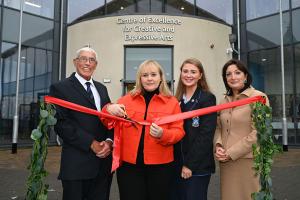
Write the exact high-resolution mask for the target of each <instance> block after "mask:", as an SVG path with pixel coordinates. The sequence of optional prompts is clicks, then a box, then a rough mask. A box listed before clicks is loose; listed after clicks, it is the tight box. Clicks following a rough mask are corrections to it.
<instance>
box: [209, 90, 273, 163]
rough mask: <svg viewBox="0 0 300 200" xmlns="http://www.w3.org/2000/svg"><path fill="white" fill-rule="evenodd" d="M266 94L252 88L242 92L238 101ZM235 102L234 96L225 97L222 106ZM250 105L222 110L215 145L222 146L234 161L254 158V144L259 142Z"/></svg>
mask: <svg viewBox="0 0 300 200" xmlns="http://www.w3.org/2000/svg"><path fill="white" fill-rule="evenodd" d="M254 96H264V97H266V99H267V105H269V100H268V98H267V96H266V94H264V93H262V92H260V91H258V90H255V89H254V88H253V87H250V88H248V89H246V90H244V91H243V92H241V93H240V94H239V95H238V97H237V99H236V100H241V99H245V98H249V97H254ZM232 101H234V99H233V97H232V96H227V95H226V96H225V97H224V99H222V101H221V103H220V104H223V103H229V102H232ZM251 113H252V110H251V107H250V105H248V104H247V105H243V106H238V107H235V108H230V109H225V110H221V111H220V112H219V117H218V125H217V129H216V133H215V139H214V140H215V141H214V143H215V144H217V143H218V144H221V145H222V146H223V148H224V149H225V150H226V151H227V153H228V154H229V156H230V157H231V158H232V160H237V159H239V158H253V154H252V144H255V143H256V141H257V138H256V133H257V131H256V129H255V127H254V124H253V122H252V117H251Z"/></svg>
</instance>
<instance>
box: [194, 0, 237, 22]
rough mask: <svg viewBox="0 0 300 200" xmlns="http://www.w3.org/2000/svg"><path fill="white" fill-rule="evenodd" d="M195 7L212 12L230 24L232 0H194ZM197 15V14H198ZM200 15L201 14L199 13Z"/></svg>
mask: <svg viewBox="0 0 300 200" xmlns="http://www.w3.org/2000/svg"><path fill="white" fill-rule="evenodd" d="M196 5H197V8H201V9H203V10H206V11H208V12H209V13H212V14H213V15H215V16H217V17H218V18H220V19H223V20H224V21H225V22H227V23H229V24H232V20H233V19H232V17H233V16H232V12H233V11H232V1H228V0H210V1H207V0H196ZM198 15H199V14H198ZM200 16H201V15H200Z"/></svg>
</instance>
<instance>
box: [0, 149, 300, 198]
mask: <svg viewBox="0 0 300 200" xmlns="http://www.w3.org/2000/svg"><path fill="white" fill-rule="evenodd" d="M60 151H61V147H50V148H49V153H48V157H47V161H46V169H47V171H48V172H49V175H48V177H47V179H46V182H47V183H48V184H49V192H48V199H49V200H58V199H61V196H62V187H61V183H60V181H58V180H57V174H58V169H59V160H60ZM30 153H31V149H20V148H19V149H18V153H17V154H11V153H10V151H9V150H0V200H9V199H17V200H21V199H22V200H23V199H24V196H25V194H26V186H25V185H26V184H25V183H26V179H27V176H28V170H27V166H28V163H29V156H30ZM217 171H218V169H217ZM272 180H273V194H274V197H275V199H276V200H300V149H293V148H291V147H290V148H289V151H288V152H284V153H282V154H280V155H278V156H277V157H276V158H275V163H274V166H273V169H272ZM219 191H220V190H219V173H218V172H217V173H216V174H214V175H213V176H212V179H211V183H210V186H209V196H208V199H209V200H218V199H220V194H219ZM110 199H111V200H119V195H118V187H117V184H116V181H115V178H114V180H113V184H112V188H111V196H110Z"/></svg>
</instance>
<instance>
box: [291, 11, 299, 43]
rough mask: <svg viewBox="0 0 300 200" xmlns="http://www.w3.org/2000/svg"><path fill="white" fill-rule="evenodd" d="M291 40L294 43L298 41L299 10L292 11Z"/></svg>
mask: <svg viewBox="0 0 300 200" xmlns="http://www.w3.org/2000/svg"><path fill="white" fill-rule="evenodd" d="M292 16H293V39H294V41H295V42H296V41H300V26H299V19H300V9H297V10H293V14H292Z"/></svg>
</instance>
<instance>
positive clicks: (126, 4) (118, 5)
mask: <svg viewBox="0 0 300 200" xmlns="http://www.w3.org/2000/svg"><path fill="white" fill-rule="evenodd" d="M135 2H136V0H122V1H120V0H113V1H108V2H107V14H114V13H115V14H120V15H123V14H132V13H135V12H136V7H137V5H136V3H135Z"/></svg>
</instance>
